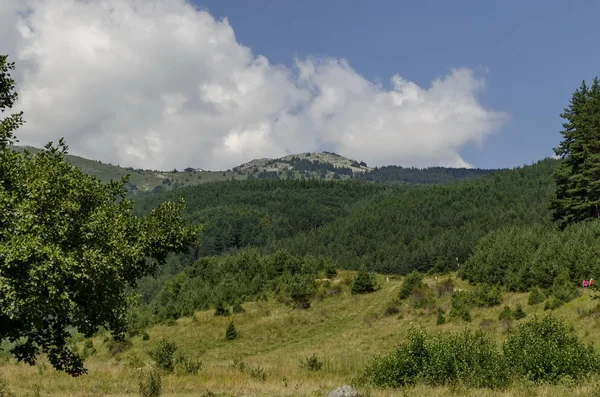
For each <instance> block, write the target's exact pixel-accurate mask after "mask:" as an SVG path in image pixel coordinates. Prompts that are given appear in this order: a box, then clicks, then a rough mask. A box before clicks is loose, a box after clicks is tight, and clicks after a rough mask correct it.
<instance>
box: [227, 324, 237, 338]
mask: <svg viewBox="0 0 600 397" xmlns="http://www.w3.org/2000/svg"><path fill="white" fill-rule="evenodd" d="M237 337H238V333H237V330H236V329H235V325H234V324H233V321H231V322H230V323H229V325H228V326H227V330H226V331H225V340H235V339H237Z"/></svg>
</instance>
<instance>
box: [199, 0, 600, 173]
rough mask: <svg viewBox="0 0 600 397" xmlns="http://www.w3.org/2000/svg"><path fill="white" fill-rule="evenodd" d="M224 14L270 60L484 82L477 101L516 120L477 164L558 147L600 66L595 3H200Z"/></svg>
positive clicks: (599, 11) (523, 158) (507, 161)
mask: <svg viewBox="0 0 600 397" xmlns="http://www.w3.org/2000/svg"><path fill="white" fill-rule="evenodd" d="M195 3H196V5H197V6H199V7H201V8H204V9H206V10H208V11H209V12H210V13H211V14H212V15H213V16H214V17H216V18H222V17H227V18H228V19H229V22H230V24H231V26H232V27H233V29H234V30H235V34H236V38H237V40H238V41H239V42H240V43H241V44H243V45H246V46H248V47H250V48H251V49H252V51H253V52H254V53H255V54H262V55H265V56H266V57H267V58H269V60H270V61H271V62H272V63H280V64H284V65H291V64H292V62H293V58H294V57H295V56H297V57H304V56H307V55H321V56H333V57H336V58H344V59H346V60H348V62H349V63H350V65H351V66H352V67H353V68H354V69H355V70H356V71H357V72H358V73H360V74H362V75H363V76H364V77H365V78H368V79H369V80H372V81H382V82H383V83H384V84H387V83H388V82H389V79H390V77H391V76H392V75H394V74H399V75H401V76H402V77H403V78H405V79H408V80H410V81H414V82H415V83H417V84H418V85H420V86H422V87H427V86H428V85H429V84H430V82H431V80H432V79H434V78H435V77H439V76H442V75H445V74H447V73H448V71H449V70H450V69H451V68H456V67H468V68H470V69H472V70H474V71H475V72H476V73H477V75H478V77H481V78H484V79H485V81H486V90H485V91H484V92H483V93H481V95H480V96H479V100H480V101H481V103H482V104H484V105H485V106H487V107H489V108H491V109H493V110H499V111H506V112H508V113H509V115H510V120H509V121H508V122H507V123H506V124H504V125H503V127H502V128H501V129H500V130H499V131H498V132H497V133H495V134H494V135H492V136H489V137H488V138H486V140H485V141H484V143H483V146H482V147H481V148H477V147H475V146H474V145H469V146H467V147H465V148H463V149H461V150H460V153H461V154H462V156H463V157H464V159H465V160H466V161H467V162H470V163H471V164H473V165H474V166H476V167H482V168H496V167H511V166H517V165H523V164H530V163H532V162H534V161H536V160H538V159H541V158H543V157H546V156H550V155H552V148H553V147H555V146H556V145H557V144H558V142H559V140H560V134H559V130H560V128H561V126H560V123H561V119H560V117H559V113H560V112H561V111H562V109H563V108H564V107H565V106H566V105H567V103H568V100H569V98H570V96H571V94H572V92H573V91H574V90H575V89H576V88H577V87H578V86H579V84H580V82H581V80H583V79H585V80H591V79H592V78H593V77H594V76H596V75H599V74H600V73H599V72H600V51H598V44H597V39H598V37H599V36H600V32H599V28H598V19H597V18H598V15H600V2H597V1H573V2H567V1H555V0H553V1H537V0H536V1H515V0H508V1H474V0H471V1H461V0H459V1H384V0H372V1H368V2H367V1H361V2H359V1H343V0H328V1H316V0H303V1H288V0H281V1H267V0H261V1H258V0H257V1H244V0H229V1H222V0H208V1H195Z"/></svg>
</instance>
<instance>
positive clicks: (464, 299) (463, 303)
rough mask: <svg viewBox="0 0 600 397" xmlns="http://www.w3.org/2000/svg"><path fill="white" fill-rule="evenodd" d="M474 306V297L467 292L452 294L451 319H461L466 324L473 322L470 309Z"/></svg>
mask: <svg viewBox="0 0 600 397" xmlns="http://www.w3.org/2000/svg"><path fill="white" fill-rule="evenodd" d="M472 304H473V297H472V295H471V294H470V293H468V292H466V291H457V292H454V293H453V294H452V308H451V309H450V317H454V318H461V319H462V320H464V321H466V322H471V320H472V318H471V311H470V308H471V306H472Z"/></svg>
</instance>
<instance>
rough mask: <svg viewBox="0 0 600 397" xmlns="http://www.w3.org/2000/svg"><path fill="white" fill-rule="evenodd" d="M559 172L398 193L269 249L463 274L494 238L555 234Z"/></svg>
mask: <svg viewBox="0 0 600 397" xmlns="http://www.w3.org/2000/svg"><path fill="white" fill-rule="evenodd" d="M556 164H557V161H556V160H552V159H547V160H543V161H540V162H538V163H536V164H534V165H531V166H526V167H523V168H517V169H512V170H506V171H499V172H496V173H493V174H491V175H485V176H482V177H481V178H477V179H474V180H470V181H466V182H456V183H452V184H447V185H435V186H394V188H391V189H388V190H386V191H379V192H377V193H374V194H373V195H372V196H371V197H365V198H363V199H362V200H361V201H357V202H355V204H354V206H353V207H352V208H350V209H349V211H348V213H347V214H346V215H344V216H341V217H339V218H336V219H335V220H333V221H332V222H329V223H326V224H323V225H322V226H320V227H318V228H315V229H313V230H311V231H306V232H301V233H296V234H295V235H294V236H292V237H290V238H286V239H285V240H283V241H273V242H272V243H270V244H268V246H267V247H268V249H272V248H275V247H276V248H285V249H287V250H289V251H290V252H292V253H295V254H298V255H306V254H309V255H312V256H316V257H321V256H323V257H328V258H331V259H335V260H336V261H337V262H338V263H343V264H344V268H346V269H358V268H359V267H360V266H361V265H363V264H364V265H368V266H369V269H370V270H373V271H376V272H379V273H397V274H408V273H410V272H411V271H413V270H417V271H420V272H425V271H430V270H431V271H438V272H446V271H450V270H458V269H459V268H462V267H463V264H464V263H465V262H466V261H467V259H468V258H469V257H470V255H471V254H472V253H473V250H474V249H475V246H476V245H477V243H478V242H479V240H480V239H481V238H482V237H484V236H485V235H486V234H488V233H489V232H491V231H494V230H498V229H501V228H503V227H509V226H515V227H517V226H529V227H531V226H539V227H550V226H551V224H552V223H551V217H550V214H549V213H548V209H547V206H548V202H549V199H550V196H551V195H552V191H553V188H554V186H553V182H552V173H553V171H554V168H555V166H556ZM491 259H493V258H491ZM459 265H460V266H459ZM482 281H483V280H482ZM487 282H488V283H491V284H495V283H496V282H495V281H494V282H490V281H487Z"/></svg>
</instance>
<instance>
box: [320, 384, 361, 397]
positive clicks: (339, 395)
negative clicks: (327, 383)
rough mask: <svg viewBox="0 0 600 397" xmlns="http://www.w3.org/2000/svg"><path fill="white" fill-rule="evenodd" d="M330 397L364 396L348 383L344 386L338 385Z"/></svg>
mask: <svg viewBox="0 0 600 397" xmlns="http://www.w3.org/2000/svg"><path fill="white" fill-rule="evenodd" d="M328 397H362V396H361V395H360V394H359V393H358V392H357V391H356V390H354V389H353V388H351V387H350V386H348V385H344V386H342V387H338V388H337V389H335V390H332V391H331V392H330V393H329V395H328Z"/></svg>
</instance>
